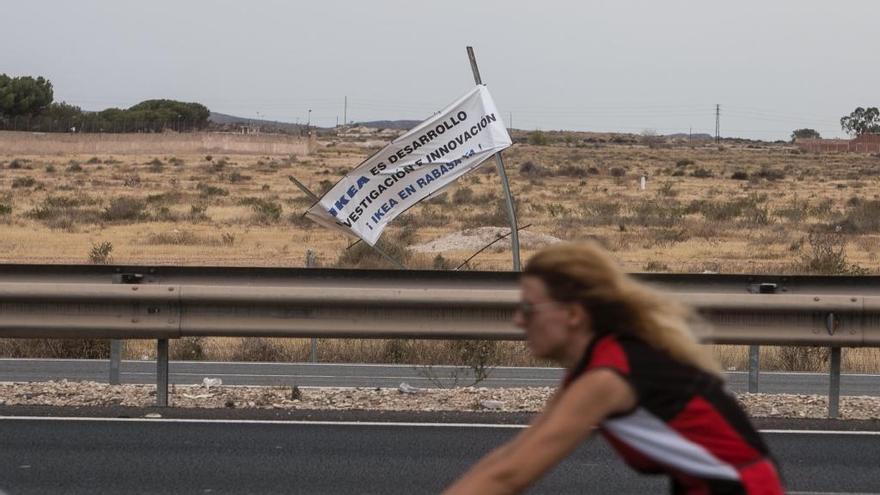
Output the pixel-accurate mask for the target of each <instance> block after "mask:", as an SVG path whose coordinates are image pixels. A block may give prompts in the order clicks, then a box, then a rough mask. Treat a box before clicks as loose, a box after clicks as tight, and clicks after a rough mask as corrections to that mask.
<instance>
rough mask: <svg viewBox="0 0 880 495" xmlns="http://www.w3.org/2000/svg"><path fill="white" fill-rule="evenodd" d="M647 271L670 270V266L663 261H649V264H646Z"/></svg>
mask: <svg viewBox="0 0 880 495" xmlns="http://www.w3.org/2000/svg"><path fill="white" fill-rule="evenodd" d="M645 271H646V272H666V271H669V266H667V265H666V263H663V262H662V261H649V262H648V264H646V265H645Z"/></svg>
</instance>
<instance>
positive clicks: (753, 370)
mask: <svg viewBox="0 0 880 495" xmlns="http://www.w3.org/2000/svg"><path fill="white" fill-rule="evenodd" d="M760 372H761V347H760V346H757V345H750V346H749V393H750V394H757V393H758V375H759V374H760Z"/></svg>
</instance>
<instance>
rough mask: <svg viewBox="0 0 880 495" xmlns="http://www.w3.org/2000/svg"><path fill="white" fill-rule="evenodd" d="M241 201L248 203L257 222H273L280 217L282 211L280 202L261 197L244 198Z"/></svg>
mask: <svg viewBox="0 0 880 495" xmlns="http://www.w3.org/2000/svg"><path fill="white" fill-rule="evenodd" d="M242 203H243V204H248V205H250V207H251V209H252V210H253V211H254V214H255V220H256V221H257V222H258V223H263V224H266V223H275V222H277V221H278V220H280V219H281V213H282V212H283V208H282V206H281V203H277V202H275V201H269V200H266V199H261V198H246V199H245V200H243V201H242Z"/></svg>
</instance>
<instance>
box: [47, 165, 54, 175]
mask: <svg viewBox="0 0 880 495" xmlns="http://www.w3.org/2000/svg"><path fill="white" fill-rule="evenodd" d="M46 173H47V174H54V173H55V165H51V164H49V165H46Z"/></svg>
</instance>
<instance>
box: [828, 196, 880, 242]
mask: <svg viewBox="0 0 880 495" xmlns="http://www.w3.org/2000/svg"><path fill="white" fill-rule="evenodd" d="M835 223H836V224H837V225H838V226H839V228H840V229H841V230H842V231H843V232H846V233H850V234H871V233H880V200H875V201H859V202H856V203H855V204H854V205H852V206H851V207H850V208H849V209H847V211H846V213H845V214H844V216H843V218H842V219H841V220H840V221H838V222H835Z"/></svg>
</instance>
